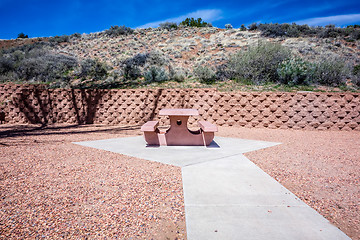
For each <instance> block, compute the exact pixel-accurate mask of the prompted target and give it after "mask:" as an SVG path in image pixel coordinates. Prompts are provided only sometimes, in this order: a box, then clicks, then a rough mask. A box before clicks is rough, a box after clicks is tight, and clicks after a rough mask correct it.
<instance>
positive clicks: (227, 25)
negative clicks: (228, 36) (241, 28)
mask: <svg viewBox="0 0 360 240" xmlns="http://www.w3.org/2000/svg"><path fill="white" fill-rule="evenodd" d="M225 28H226V29H232V28H233V26H232V25H231V24H230V23H227V24H225Z"/></svg>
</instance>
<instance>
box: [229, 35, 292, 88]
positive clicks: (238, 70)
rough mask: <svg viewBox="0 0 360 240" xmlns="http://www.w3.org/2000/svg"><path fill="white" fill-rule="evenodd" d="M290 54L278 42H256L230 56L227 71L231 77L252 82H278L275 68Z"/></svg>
mask: <svg viewBox="0 0 360 240" xmlns="http://www.w3.org/2000/svg"><path fill="white" fill-rule="evenodd" d="M290 55H291V52H290V50H289V49H288V48H286V47H283V46H282V45H280V44H278V43H271V42H258V43H257V44H256V45H253V46H250V47H249V49H248V50H247V51H239V52H237V53H235V54H234V55H232V56H230V60H229V62H228V72H229V75H230V77H231V78H234V79H236V80H246V81H250V82H252V83H254V84H262V83H266V82H269V81H271V82H278V81H279V75H278V73H277V68H278V66H279V64H280V63H282V62H283V61H284V60H286V59H289V58H290Z"/></svg>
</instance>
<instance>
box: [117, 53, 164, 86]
mask: <svg viewBox="0 0 360 240" xmlns="http://www.w3.org/2000/svg"><path fill="white" fill-rule="evenodd" d="M168 64H169V61H168V59H167V58H166V57H165V56H164V55H163V54H162V53H161V52H157V51H152V52H149V53H139V54H136V55H135V56H134V57H130V58H128V59H126V60H125V61H123V62H122V66H123V73H124V78H125V79H128V80H135V79H137V78H139V77H141V76H144V74H145V72H148V70H149V69H150V68H151V67H152V66H155V67H162V68H163V67H165V66H167V65H168ZM149 76H150V75H149Z"/></svg>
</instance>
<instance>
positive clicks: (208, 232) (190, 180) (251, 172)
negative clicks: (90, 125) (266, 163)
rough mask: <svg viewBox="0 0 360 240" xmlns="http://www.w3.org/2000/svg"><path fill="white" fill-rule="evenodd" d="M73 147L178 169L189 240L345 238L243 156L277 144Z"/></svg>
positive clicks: (119, 142) (120, 142)
mask: <svg viewBox="0 0 360 240" xmlns="http://www.w3.org/2000/svg"><path fill="white" fill-rule="evenodd" d="M76 144H80V145H83V146H87V147H93V148H98V149H103V150H107V151H111V152H117V153H121V154H124V155H129V156H133V157H138V158H142V159H146V160H150V161H157V162H161V163H165V164H171V165H175V166H179V167H181V169H182V176H183V187H184V198H185V216H186V231H187V238H188V239H189V240H191V239H196V240H197V239H311V240H313V239H324V240H325V239H350V238H348V237H347V236H346V235H345V234H344V233H343V232H342V231H340V230H339V229H338V228H336V227H335V226H333V225H332V224H330V223H329V222H328V221H327V220H326V219H325V218H323V217H322V216H321V215H320V214H318V213H317V212H316V211H315V210H313V209H312V208H310V207H309V206H308V205H306V204H305V203H304V202H302V201H301V200H299V199H298V198H297V197H296V196H295V195H294V194H292V193H291V192H290V191H288V190H287V189H286V188H284V187H283V186H282V185H281V184H280V183H278V182H277V181H275V180H274V179H273V178H271V177H270V176H269V175H267V174H266V173H265V172H264V171H262V170H261V169H260V168H259V167H257V166H256V165H255V164H254V163H252V162H251V161H250V160H249V159H247V158H246V157H245V156H244V155H243V153H245V152H249V151H254V150H258V149H262V148H266V147H271V146H275V145H278V144H279V143H272V142H264V141H254V140H244V139H234V138H222V137H216V138H215V141H214V142H213V144H212V145H211V146H209V147H193V146H184V147H170V146H167V147H146V146H145V141H144V139H143V137H142V136H140V137H129V138H117V139H107V140H99V141H89V142H79V143H76Z"/></svg>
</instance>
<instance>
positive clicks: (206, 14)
mask: <svg viewBox="0 0 360 240" xmlns="http://www.w3.org/2000/svg"><path fill="white" fill-rule="evenodd" d="M221 14H222V12H221V10H220V9H206V10H197V11H195V12H191V13H188V14H185V15H182V16H179V17H174V18H168V19H164V20H161V21H156V22H150V23H146V24H144V25H141V26H139V27H138V28H148V27H158V26H159V24H160V23H163V22H175V23H180V22H181V21H183V20H185V19H186V18H191V17H192V18H202V20H204V21H205V22H211V21H215V20H219V19H221V18H222V16H221Z"/></svg>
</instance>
